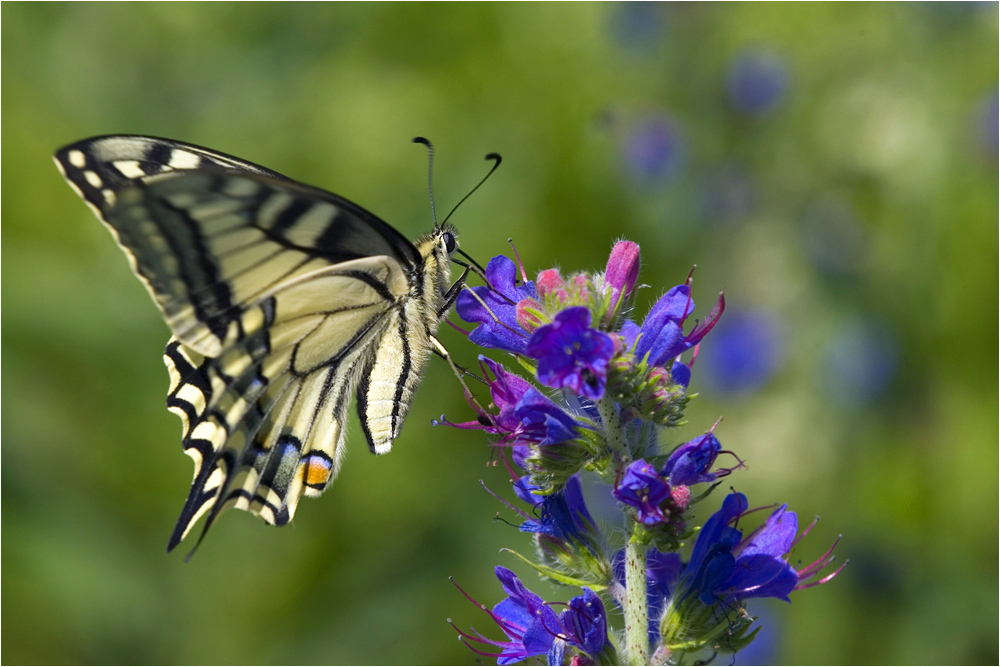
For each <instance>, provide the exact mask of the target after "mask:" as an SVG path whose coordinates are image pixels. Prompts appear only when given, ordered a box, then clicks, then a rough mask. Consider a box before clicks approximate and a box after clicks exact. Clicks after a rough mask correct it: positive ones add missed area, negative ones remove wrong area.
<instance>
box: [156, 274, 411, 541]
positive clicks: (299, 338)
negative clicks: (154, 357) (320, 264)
mask: <svg viewBox="0 0 1000 667" xmlns="http://www.w3.org/2000/svg"><path fill="white" fill-rule="evenodd" d="M405 285H406V281H405V278H404V277H403V273H402V269H401V267H399V265H398V264H397V263H395V262H394V261H393V260H392V259H390V258H388V257H384V256H380V257H368V258H363V259H359V260H354V261H351V262H345V263H343V264H339V265H336V266H332V267H328V268H327V269H324V270H322V271H318V272H315V273H313V274H311V275H308V276H303V277H301V278H299V279H297V280H293V281H286V282H285V283H283V284H282V285H281V286H280V287H279V288H278V289H276V290H275V291H274V292H273V293H272V294H271V295H270V296H268V297H267V299H265V300H263V301H262V302H261V303H260V305H259V306H257V307H256V310H257V311H259V316H258V317H257V318H256V319H255V321H256V322H257V325H256V329H254V330H245V331H244V335H243V336H242V338H241V339H240V340H239V342H237V343H235V344H234V345H232V346H230V347H229V348H227V349H226V351H225V352H223V353H222V354H221V355H220V356H218V357H205V356H200V355H197V353H195V352H194V351H192V350H190V349H188V348H187V347H186V346H184V345H183V343H182V342H181V341H179V340H177V339H174V340H172V341H171V343H170V344H168V346H167V351H166V354H165V356H164V358H165V361H166V363H167V366H168V368H169V369H170V371H171V379H172V381H171V390H170V393H169V394H168V397H167V405H168V407H169V408H170V409H171V410H173V411H174V412H177V413H178V414H180V415H181V417H182V420H183V421H184V423H185V430H184V441H183V442H184V449H185V452H186V453H187V454H188V455H189V456H191V458H192V459H193V460H194V462H195V474H194V481H193V483H192V487H191V492H190V494H189V497H188V500H187V502H186V504H185V507H184V510H183V512H182V514H181V518H180V521H179V522H178V526H177V529H176V531H175V534H174V537H173V538H172V540H171V545H174V544H176V543H177V542H178V541H180V540H181V539H182V538H183V537H184V535H186V533H187V531H188V530H189V529H190V527H191V525H193V524H194V523H195V522H196V521H197V520H198V518H200V517H201V516H202V514H204V513H205V512H208V511H210V514H209V522H208V524H207V525H210V523H211V521H213V520H214V518H215V516H217V515H218V513H219V512H221V511H222V510H224V509H227V508H228V507H234V506H235V507H237V508H239V509H244V510H248V511H250V512H252V513H254V514H257V515H258V516H260V517H262V518H263V519H264V520H265V521H267V522H268V523H272V524H275V525H283V524H284V523H286V522H287V521H288V520H290V519H291V517H292V516H293V515H294V513H295V508H296V505H297V502H298V499H299V497H300V496H301V495H302V494H303V493H305V494H306V495H319V494H320V493H321V492H322V491H323V490H324V489H325V487H326V484H327V483H328V482H329V480H331V479H332V478H333V477H334V476H335V475H336V473H337V471H338V470H339V467H340V462H341V459H342V456H343V453H344V447H343V442H344V434H345V431H344V429H345V420H346V414H347V407H348V405H349V403H350V398H351V394H352V392H353V391H354V389H355V387H356V386H357V385H358V382H359V378H360V376H361V374H362V373H363V372H364V369H366V368H368V367H370V365H371V359H373V358H374V357H375V356H376V355H377V351H378V349H379V346H380V343H381V341H383V340H384V339H385V338H386V334H387V332H389V331H391V330H393V329H396V328H397V325H396V321H397V320H398V315H397V313H398V306H397V305H396V301H397V299H398V298H399V297H400V296H401V294H400V293H399V290H400V289H405ZM404 293H405V292H404ZM321 295H323V296H324V299H323V301H322V303H323V304H324V308H323V309H322V310H319V309H317V308H316V306H315V305H314V304H316V303H317V299H318V298H319V296H321ZM247 319H249V318H247ZM386 407H388V406H381V409H386Z"/></svg>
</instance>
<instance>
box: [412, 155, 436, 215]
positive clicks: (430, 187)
mask: <svg viewBox="0 0 1000 667" xmlns="http://www.w3.org/2000/svg"><path fill="white" fill-rule="evenodd" d="M413 143H415V144H423V145H424V146H426V147H427V191H428V193H430V197H431V219H432V220H434V226H435V227H437V226H438V220H437V213H435V211H434V144H432V143H431V142H430V139H426V138H424V137H413Z"/></svg>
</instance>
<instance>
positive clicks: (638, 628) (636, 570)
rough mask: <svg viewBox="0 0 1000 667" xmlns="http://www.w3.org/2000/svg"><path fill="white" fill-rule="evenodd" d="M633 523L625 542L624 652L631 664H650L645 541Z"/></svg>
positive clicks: (639, 529)
mask: <svg viewBox="0 0 1000 667" xmlns="http://www.w3.org/2000/svg"><path fill="white" fill-rule="evenodd" d="M642 532H643V530H642V526H641V525H640V524H635V527H634V531H633V534H632V538H631V539H630V540H629V541H628V544H627V545H626V546H625V655H626V659H627V660H628V664H630V665H646V664H649V609H648V606H647V600H646V544H645V540H643V539H642V538H641V537H640V535H641V533H642Z"/></svg>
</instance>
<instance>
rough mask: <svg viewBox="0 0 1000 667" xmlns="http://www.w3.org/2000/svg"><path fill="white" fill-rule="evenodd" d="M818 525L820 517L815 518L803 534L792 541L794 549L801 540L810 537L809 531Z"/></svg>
mask: <svg viewBox="0 0 1000 667" xmlns="http://www.w3.org/2000/svg"><path fill="white" fill-rule="evenodd" d="M817 523H819V517H818V516H817V517H815V518H813V520H812V523H811V524H809V525H808V526H806V529H805V530H803V531H802V532H801V533H799V534H798V536H797V537H796V538H795V539H794V540H793V541H792V547H793V548H794V547H795V545H796V544H798V543H799V540H801V539H802V538H803V537H805V536H806V535H808V534H809V531H811V530H812V529H813V528H815V527H816V524H817ZM837 540H838V541H839V540H840V538H839V537H838V538H837Z"/></svg>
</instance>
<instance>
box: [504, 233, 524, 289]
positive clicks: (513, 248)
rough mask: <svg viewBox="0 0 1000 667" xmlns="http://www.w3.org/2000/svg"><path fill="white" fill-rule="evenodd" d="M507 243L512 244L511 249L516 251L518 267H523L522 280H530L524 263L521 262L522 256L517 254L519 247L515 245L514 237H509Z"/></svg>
mask: <svg viewBox="0 0 1000 667" xmlns="http://www.w3.org/2000/svg"><path fill="white" fill-rule="evenodd" d="M507 243H509V244H510V249H511V250H513V251H514V259H516V260H517V268H519V269H521V280H523V281H524V282H528V274H527V273H525V272H524V264H521V256H520V255H518V254H517V248H515V247H514V239H507Z"/></svg>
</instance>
